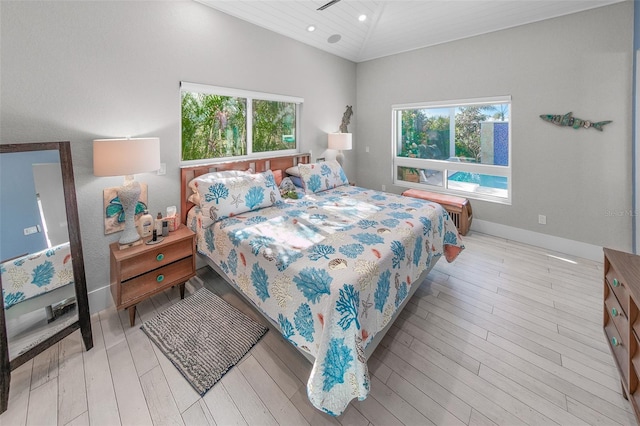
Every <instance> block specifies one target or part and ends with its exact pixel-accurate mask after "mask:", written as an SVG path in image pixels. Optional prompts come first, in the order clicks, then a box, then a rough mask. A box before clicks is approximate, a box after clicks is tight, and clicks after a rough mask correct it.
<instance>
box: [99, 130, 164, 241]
mask: <svg viewBox="0 0 640 426" xmlns="http://www.w3.org/2000/svg"><path fill="white" fill-rule="evenodd" d="M159 168H160V139H158V138H131V139H96V140H94V141H93V174H94V176H124V185H123V186H121V187H120V188H118V198H119V200H120V203H121V204H122V208H123V209H124V218H125V219H124V231H123V233H122V235H121V236H120V241H119V243H120V245H129V244H132V243H135V242H136V241H138V240H139V239H140V235H138V231H137V230H136V225H135V212H136V204H138V200H139V198H140V184H139V183H138V182H136V181H135V180H134V178H133V175H134V174H135V173H144V172H151V171H154V170H158V169H159Z"/></svg>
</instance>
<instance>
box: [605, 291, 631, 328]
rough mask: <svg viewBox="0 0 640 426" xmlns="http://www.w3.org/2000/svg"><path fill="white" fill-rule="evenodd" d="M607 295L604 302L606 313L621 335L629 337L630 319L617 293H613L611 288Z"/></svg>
mask: <svg viewBox="0 0 640 426" xmlns="http://www.w3.org/2000/svg"><path fill="white" fill-rule="evenodd" d="M605 285H606V284H605ZM607 293H608V294H607V298H606V299H605V301H604V307H605V311H606V312H607V313H608V314H609V317H610V318H611V319H612V320H613V322H614V324H615V325H616V328H617V329H618V331H619V332H620V334H622V336H628V335H629V318H628V317H627V314H626V310H624V309H623V308H622V306H621V305H620V302H619V301H618V298H617V297H616V295H615V293H614V292H613V291H611V288H609V291H608V292H607Z"/></svg>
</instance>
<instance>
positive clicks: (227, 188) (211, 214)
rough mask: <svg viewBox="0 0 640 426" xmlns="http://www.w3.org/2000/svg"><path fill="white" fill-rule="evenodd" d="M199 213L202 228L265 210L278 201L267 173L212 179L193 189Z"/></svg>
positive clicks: (272, 182) (271, 174) (276, 189)
mask: <svg viewBox="0 0 640 426" xmlns="http://www.w3.org/2000/svg"><path fill="white" fill-rule="evenodd" d="M197 188H198V193H199V194H200V208H201V209H202V213H203V218H202V227H203V228H207V227H209V226H211V225H212V224H213V223H215V222H216V221H218V220H220V219H224V218H227V217H230V216H236V215H239V214H242V213H245V212H248V211H251V210H257V209H260V208H263V207H269V206H271V205H273V204H275V203H279V202H281V201H282V197H281V196H280V191H279V190H278V187H277V186H276V182H275V178H274V176H273V173H272V172H271V170H267V171H266V172H264V173H256V174H254V175H252V174H244V175H238V176H230V177H224V178H219V179H216V180H215V181H213V182H211V183H210V184H209V185H202V184H199V185H198V186H197Z"/></svg>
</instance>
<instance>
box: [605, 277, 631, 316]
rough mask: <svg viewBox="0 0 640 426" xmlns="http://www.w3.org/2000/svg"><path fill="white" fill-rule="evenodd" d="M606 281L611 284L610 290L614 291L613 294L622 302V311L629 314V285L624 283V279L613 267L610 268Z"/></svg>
mask: <svg viewBox="0 0 640 426" xmlns="http://www.w3.org/2000/svg"><path fill="white" fill-rule="evenodd" d="M605 279H606V281H607V284H609V288H610V289H611V290H613V292H614V293H615V294H616V297H617V298H618V300H619V301H620V305H621V307H622V309H623V310H624V311H625V312H627V311H628V310H629V306H628V301H629V290H628V288H627V284H626V283H625V282H624V279H623V278H622V277H621V276H620V274H618V272H617V271H616V270H615V268H613V267H611V268H609V270H608V271H607V274H606V276H605Z"/></svg>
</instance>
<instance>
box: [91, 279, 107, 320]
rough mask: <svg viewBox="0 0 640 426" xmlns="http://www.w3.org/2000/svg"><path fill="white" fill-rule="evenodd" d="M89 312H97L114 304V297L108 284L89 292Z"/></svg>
mask: <svg viewBox="0 0 640 426" xmlns="http://www.w3.org/2000/svg"><path fill="white" fill-rule="evenodd" d="M88 296H89V313H91V314H95V313H97V312H100V311H102V310H104V309H107V308H109V307H111V306H113V297H111V289H110V288H109V286H108V285H106V286H104V287H101V288H99V289H97V290H93V291H90V292H89V295H88Z"/></svg>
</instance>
